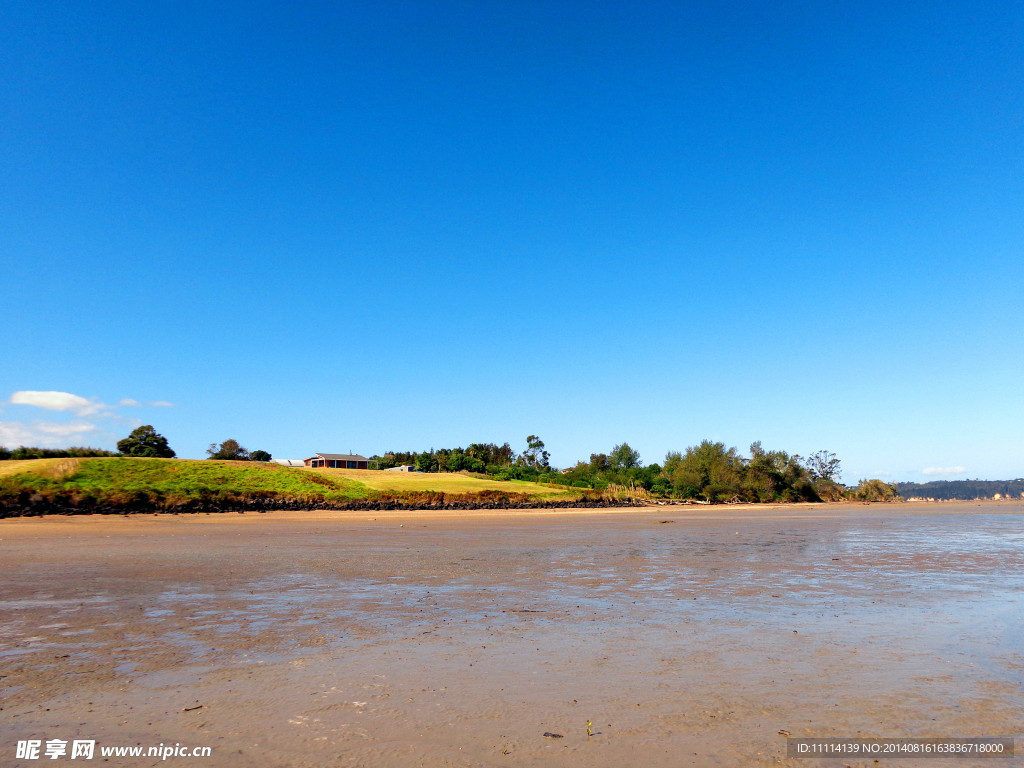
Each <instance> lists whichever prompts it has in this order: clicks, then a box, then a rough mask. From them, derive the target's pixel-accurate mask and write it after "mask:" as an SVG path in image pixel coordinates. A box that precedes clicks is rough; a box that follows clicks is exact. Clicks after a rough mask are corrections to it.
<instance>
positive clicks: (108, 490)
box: [0, 458, 368, 505]
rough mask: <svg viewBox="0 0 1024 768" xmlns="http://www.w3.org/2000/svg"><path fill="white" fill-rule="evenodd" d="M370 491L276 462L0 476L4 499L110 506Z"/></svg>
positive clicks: (103, 466)
mask: <svg viewBox="0 0 1024 768" xmlns="http://www.w3.org/2000/svg"><path fill="white" fill-rule="evenodd" d="M44 462H45V463H44ZM367 490H368V489H367V488H366V487H365V486H363V485H362V484H360V483H358V482H356V481H354V480H348V479H346V478H338V479H337V480H329V479H327V478H322V477H319V476H314V475H310V474H308V473H304V472H298V471H295V470H291V469H288V468H287V467H281V466H278V465H277V464H253V463H250V462H243V461H189V460H179V459H135V458H87V459H38V460H35V461H31V462H25V463H24V465H23V466H22V467H21V468H20V471H18V469H16V470H15V471H14V472H12V473H8V474H6V475H5V476H3V477H2V478H0V499H4V498H10V497H11V496H12V495H17V494H20V493H24V492H29V493H34V494H39V495H42V496H44V497H46V498H57V497H60V498H69V499H73V500H76V501H78V502H81V501H82V500H89V499H92V500H95V501H96V502H100V503H112V504H118V503H126V502H129V501H133V500H134V501H139V502H141V501H144V500H145V501H150V502H154V503H160V504H162V505H173V504H176V503H183V502H186V501H196V500H219V501H225V500H232V499H245V498H276V497H281V498H294V499H300V500H317V501H343V500H346V499H356V498H360V497H364V496H366V492H367Z"/></svg>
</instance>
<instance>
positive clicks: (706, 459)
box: [665, 440, 743, 503]
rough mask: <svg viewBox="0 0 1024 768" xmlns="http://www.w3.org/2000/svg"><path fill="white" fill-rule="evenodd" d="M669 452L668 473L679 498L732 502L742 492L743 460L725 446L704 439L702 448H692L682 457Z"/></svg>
mask: <svg viewBox="0 0 1024 768" xmlns="http://www.w3.org/2000/svg"><path fill="white" fill-rule="evenodd" d="M676 456H678V454H673V453H670V454H669V455H668V456H666V457H665V471H666V472H670V473H671V474H670V475H669V477H668V479H669V481H670V482H671V483H672V488H673V490H674V491H675V493H676V495H678V496H681V497H683V498H691V499H692V498H698V497H704V498H705V499H707V500H708V501H709V502H712V503H713V502H716V501H729V500H730V499H732V498H733V497H735V496H738V495H739V494H740V493H741V492H742V487H741V482H740V481H741V476H740V473H741V472H742V469H743V460H742V459H741V458H740V457H739V456H738V455H737V454H736V449H735V448H726V447H725V444H724V443H713V442H711V441H710V440H704V441H703V442H702V443H701V444H700V445H696V446H690V447H689V448H687V449H686V453H685V454H683V455H682V456H679V458H678V459H676Z"/></svg>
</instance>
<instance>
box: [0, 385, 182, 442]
mask: <svg viewBox="0 0 1024 768" xmlns="http://www.w3.org/2000/svg"><path fill="white" fill-rule="evenodd" d="M7 404H9V405H12V406H28V407H31V408H41V409H43V410H45V411H51V412H53V413H54V414H60V415H54V417H53V418H52V419H49V420H43V419H35V420H31V419H26V420H23V421H2V422H0V445H2V446H5V447H8V448H14V447H17V446H19V445H26V446H37V447H40V448H66V447H68V446H70V445H81V444H82V443H83V442H84V441H87V440H88V441H94V442H101V443H111V444H112V443H113V442H114V441H116V440H117V436H116V435H115V434H114V433H115V432H116V431H118V430H119V429H121V427H124V426H127V425H130V427H137V426H139V425H140V424H142V422H141V421H139V419H138V416H137V415H136V414H132V415H131V416H129V415H128V414H127V413H120V412H119V410H118V409H122V408H130V409H135V408H139V407H142V408H145V407H147V406H149V407H158V408H168V407H170V406H172V405H173V403H169V402H167V401H166V400H157V401H149V402H146V403H142V402H140V401H138V400H136V399H135V398H133V397H123V398H121V399H120V400H118V401H117V405H107V404H105V403H102V402H100V401H99V400H98V399H97V398H95V397H82V396H81V395H75V394H72V393H71V392H59V391H55V390H48V391H42V390H28V389H26V390H19V391H18V392H15V393H14V394H12V395H11V397H10V399H9V400H7ZM8 410H10V411H11V413H9V414H7V415H8V416H13V415H14V412H15V411H17V409H16V408H15V409H8ZM90 417H94V418H97V419H102V420H105V423H106V425H107V426H104V427H101V426H100V424H99V423H94V422H93V421H92V420H90ZM100 423H103V422H100ZM113 425H118V426H116V427H115V426H113Z"/></svg>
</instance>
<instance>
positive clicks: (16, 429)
mask: <svg viewBox="0 0 1024 768" xmlns="http://www.w3.org/2000/svg"><path fill="white" fill-rule="evenodd" d="M98 429H99V427H97V426H96V425H95V424H91V423H89V422H87V421H72V422H66V423H64V422H56V421H35V422H31V423H26V422H21V421H0V445H3V446H6V447H7V448H17V447H18V446H19V445H28V446H34V447H38V448H64V447H67V446H68V445H69V444H70V443H71V442H73V441H74V440H77V439H79V438H80V437H82V436H85V435H89V434H90V433H94V432H96V431H97V430H98Z"/></svg>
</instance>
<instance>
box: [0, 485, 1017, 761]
mask: <svg viewBox="0 0 1024 768" xmlns="http://www.w3.org/2000/svg"><path fill="white" fill-rule="evenodd" d="M0 584H2V586H3V594H2V596H0V616H2V625H0V676H2V677H0V687H2V691H3V695H2V699H3V703H2V710H0V754H2V755H3V765H13V766H30V765H39V764H40V761H39V760H30V759H17V758H16V756H15V746H16V743H17V742H18V741H21V740H29V739H38V740H41V741H43V742H44V743H45V741H46V740H48V739H63V740H68V741H70V740H72V739H86V740H95V741H96V743H97V749H98V748H99V745H142V746H144V747H148V746H152V745H157V744H161V743H162V744H165V745H166V744H182V745H187V746H209V747H211V756H210V757H206V758H186V757H171V758H169V759H167V760H161V759H159V758H147V757H130V758H129V757H124V758H116V757H110V758H100V757H99V756H98V753H97V757H96V758H95V760H96V761H97V762H102V761H103V760H104V759H106V763H105V764H107V765H126V766H127V765H133V766H144V765H161V764H163V765H181V764H200V765H207V766H261V767H262V766H296V767H298V766H327V765H331V766H381V767H384V768H389V767H395V768H397V767H398V766H541V765H544V766H547V765H558V766H569V767H570V768H571V767H572V766H587V767H588V768H594V767H595V766H598V767H600V766H632V765H643V766H653V767H654V768H657V767H658V766H666V767H668V766H685V765H694V766H769V765H772V766H776V765H792V766H808V767H810V766H844V765H851V766H859V765H864V766H879V765H880V766H894V765H912V766H918V767H920V766H925V765H930V764H938V765H946V764H951V765H956V766H959V767H965V766H969V765H975V764H977V765H984V766H998V765H1008V764H1010V761H1009V760H1007V759H994V760H993V759H983V760H982V759H960V760H956V761H948V760H942V761H938V762H935V761H931V760H928V759H911V760H900V759H889V758H882V759H879V760H877V761H875V760H870V759H862V760H858V759H855V758H854V759H851V758H849V757H846V758H828V759H793V758H787V757H786V745H787V735H789V736H792V737H834V736H842V737H862V738H867V737H872V738H875V737H942V736H957V737H978V736H1014V737H1015V738H1016V739H1017V745H1018V750H1020V749H1024V655H1022V654H1024V636H1022V629H1024V509H1022V508H1021V505H1020V504H994V503H985V504H978V503H964V504H932V505H927V504H921V505H897V506H884V505H878V506H866V505H795V506H779V507H754V506H743V507H713V508H709V507H679V506H673V507H659V508H645V509H626V510H570V511H565V510H561V511H549V510H539V511H516V512H514V513H495V512H474V511H462V512H445V513H440V512H423V513H411V512H403V513H380V512H377V513H367V512H346V513H341V512H318V513H268V514H251V513H250V514H245V515H238V514H225V515H180V516H174V515H162V516H158V515H133V516H129V517H101V516H93V517H77V518H73V517H46V518H34V519H8V520H0ZM588 722H589V723H590V726H589V731H590V733H589V735H588ZM545 734H549V735H545ZM63 759H68V758H67V757H65V758H63ZM57 762H58V763H60V762H62V760H61V761H57ZM46 763H47V764H53V763H54V761H50V760H47V761H46Z"/></svg>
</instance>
